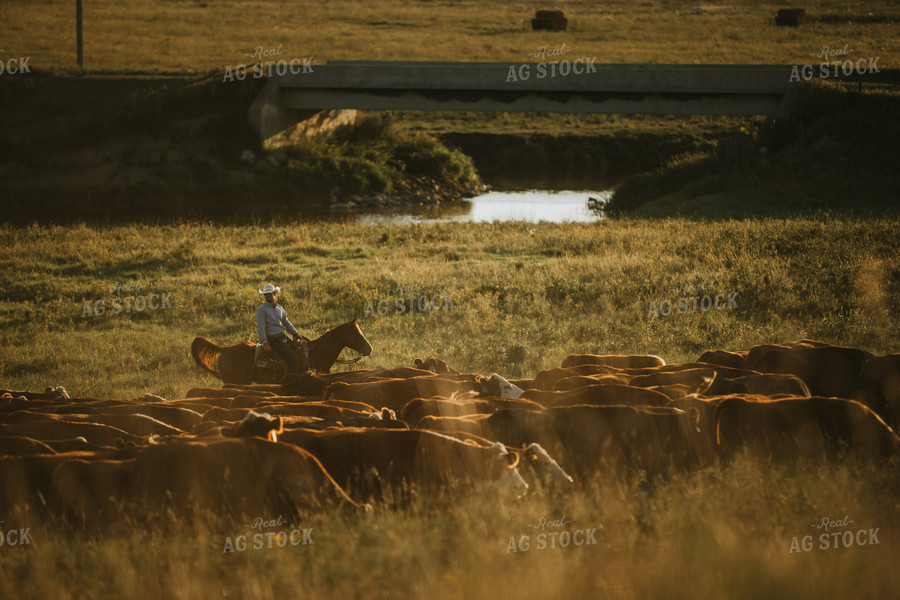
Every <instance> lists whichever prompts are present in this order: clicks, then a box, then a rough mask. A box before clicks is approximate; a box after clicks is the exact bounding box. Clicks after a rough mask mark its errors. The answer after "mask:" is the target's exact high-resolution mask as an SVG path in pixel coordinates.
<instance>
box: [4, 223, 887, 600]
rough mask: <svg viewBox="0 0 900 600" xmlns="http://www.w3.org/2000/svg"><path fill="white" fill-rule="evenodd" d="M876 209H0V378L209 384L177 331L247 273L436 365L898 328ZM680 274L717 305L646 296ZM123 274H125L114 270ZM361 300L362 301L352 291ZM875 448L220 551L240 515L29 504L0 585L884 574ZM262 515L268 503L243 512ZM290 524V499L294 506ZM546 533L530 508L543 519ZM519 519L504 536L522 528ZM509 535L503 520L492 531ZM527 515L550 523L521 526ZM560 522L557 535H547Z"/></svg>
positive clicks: (208, 326) (342, 518) (232, 333)
mask: <svg viewBox="0 0 900 600" xmlns="http://www.w3.org/2000/svg"><path fill="white" fill-rule="evenodd" d="M898 234H900V232H898V229H897V224H896V222H895V221H891V220H859V221H854V220H850V219H842V220H837V219H829V218H827V217H826V218H820V219H818V220H812V219H793V220H774V219H772V220H759V221H721V222H714V223H704V222H697V221H686V220H666V221H659V222H638V221H629V220H624V221H619V222H603V223H598V224H592V225H565V226H558V225H552V224H536V225H528V224H493V225H490V224H484V225H475V226H473V225H438V226H428V227H424V226H405V227H400V226H396V227H386V228H375V227H362V226H357V225H352V224H340V223H319V224H267V223H258V224H256V225H255V226H244V227H238V226H233V227H228V226H220V225H208V224H198V223H193V224H190V223H185V224H181V225H166V226H145V225H128V226H106V227H102V226H88V225H80V226H73V227H50V226H39V225H33V226H30V227H19V228H16V227H10V226H6V227H4V229H3V230H2V232H0V242H2V243H0V248H2V250H0V261H2V263H3V265H4V269H3V270H2V273H3V275H2V276H3V282H2V286H0V289H2V290H3V296H2V309H3V310H2V318H3V320H2V322H0V342H2V348H3V353H2V356H0V363H2V367H0V368H2V372H0V381H2V384H3V386H4V387H11V388H19V389H33V390H34V389H41V388H42V387H43V386H44V385H49V384H52V385H64V386H66V387H67V388H68V389H69V391H70V392H72V393H73V394H81V395H89V396H94V397H125V398H128V397H135V396H139V395H143V394H144V393H146V392H153V393H157V394H161V395H164V396H167V397H170V398H171V397H175V396H181V395H183V393H184V392H185V391H186V389H187V388H189V387H193V386H198V385H216V384H217V382H216V381H215V380H214V379H213V378H212V377H210V376H207V375H204V374H203V373H202V372H200V371H199V370H198V369H196V368H195V367H193V366H192V364H191V360H190V357H189V355H188V345H189V343H190V340H191V339H192V338H193V337H194V336H195V335H207V336H209V337H211V338H212V339H214V340H216V341H219V342H221V343H234V342H237V341H242V340H246V339H251V338H253V326H252V314H253V310H254V308H255V306H256V303H257V302H258V298H257V296H258V295H257V293H256V288H258V287H259V286H260V285H261V284H262V283H263V282H264V281H267V280H272V281H275V282H276V283H278V284H280V285H281V286H282V287H283V288H284V290H285V291H284V304H285V306H286V308H287V310H288V314H289V315H290V316H291V318H292V320H293V321H294V323H295V324H296V325H297V327H298V328H299V329H300V330H301V331H303V332H305V333H307V334H314V333H319V332H321V331H322V330H323V329H324V328H325V327H327V326H330V325H332V324H336V323H338V322H340V321H343V320H346V319H349V318H352V317H353V316H354V315H358V316H359V318H360V324H361V327H362V329H363V331H364V332H365V333H366V334H367V336H368V337H369V339H370V341H371V342H372V343H373V345H374V347H375V351H376V352H375V354H374V355H373V357H372V358H371V359H367V360H365V361H364V362H363V363H362V364H363V366H373V365H387V366H393V365H407V364H411V362H412V358H413V357H415V356H423V355H427V354H430V353H435V354H437V355H439V356H441V357H443V358H445V359H446V360H448V361H449V362H450V363H451V364H453V365H455V366H456V367H458V368H461V369H465V370H474V371H480V372H490V371H494V370H496V371H498V372H500V373H503V374H507V375H511V376H512V375H526V374H529V373H533V372H534V371H536V370H537V369H539V368H544V367H549V366H554V365H558V364H559V361H560V359H561V358H562V357H563V356H564V355H565V354H567V353H570V352H613V353H632V352H635V353H645V352H650V353H658V354H660V355H662V356H664V357H665V358H666V359H667V360H668V361H669V362H675V361H686V360H691V359H693V358H696V356H697V355H699V353H700V352H702V351H703V350H706V349H709V348H748V347H749V346H751V345H752V344H755V343H759V342H766V341H782V340H788V339H797V338H801V337H813V338H818V339H822V340H825V341H829V342H833V343H839V344H847V345H856V346H860V347H864V348H867V349H869V350H871V351H874V352H878V353H883V352H888V351H896V350H897V340H898V331H897V322H896V319H893V318H891V315H895V314H896V313H897V310H898V307H900V286H898V281H900V262H898V257H900V252H898V243H900V235H898ZM116 283H121V284H122V286H123V287H124V288H125V293H126V294H127V293H134V294H138V293H142V294H147V293H150V292H156V293H164V292H168V293H170V295H171V296H170V302H171V308H167V309H165V310H159V311H156V312H150V311H144V312H142V313H140V314H127V313H125V312H123V313H121V314H119V315H111V314H104V315H101V316H93V317H85V316H83V310H84V309H83V307H84V302H85V301H86V300H88V301H96V300H99V299H106V300H107V301H110V300H111V298H112V296H113V290H112V288H113V287H114V286H115V285H116ZM688 286H694V287H695V288H696V289H701V290H702V291H703V292H704V293H706V292H710V293H712V292H716V293H718V292H722V293H728V292H732V291H734V292H737V296H736V300H737V307H736V308H734V309H731V310H723V311H718V312H717V311H715V310H712V311H710V312H706V313H704V312H702V311H700V312H698V313H697V314H694V313H691V312H688V313H687V314H676V313H671V314H669V315H668V316H666V317H662V316H652V317H651V316H648V312H649V301H651V300H654V301H656V302H657V303H659V302H661V301H662V300H664V299H670V300H671V301H674V300H675V299H676V298H677V297H678V295H679V294H684V293H685V292H684V289H685V288H686V287H688ZM129 287H131V288H134V289H133V290H131V291H128V288H129ZM439 291H445V292H451V293H452V294H453V297H454V306H453V307H452V310H447V311H443V310H438V311H432V312H424V313H418V312H415V313H413V314H393V313H389V314H387V315H381V316H379V315H372V314H368V315H367V314H366V307H367V305H368V303H369V302H370V301H373V302H377V301H378V300H379V299H384V298H388V299H392V298H394V297H395V296H397V295H398V294H399V295H400V296H403V295H410V294H411V295H414V296H418V295H420V294H423V293H424V294H429V293H433V292H439ZM376 306H377V304H376ZM897 472H898V471H897V469H896V464H887V465H880V466H872V465H868V464H857V463H853V462H850V463H846V464H834V465H806V464H801V465H797V466H794V467H792V468H787V467H779V468H768V467H766V466H763V465H760V464H757V463H755V462H751V461H747V460H738V461H737V462H736V463H734V464H731V465H728V466H721V467H715V468H708V469H705V470H702V471H699V472H695V473H690V474H686V475H680V476H675V477H672V478H671V479H657V480H652V481H643V482H642V481H640V480H639V479H636V480H629V481H619V480H605V479H600V480H598V481H596V482H594V484H593V485H588V486H586V489H585V490H584V491H583V492H582V493H579V494H576V495H574V496H571V497H568V498H557V497H546V496H541V495H538V496H534V497H528V498H525V499H523V500H522V501H519V502H516V503H497V502H495V501H492V500H491V499H490V498H489V497H488V498H484V499H478V498H468V499H460V501H459V503H458V504H457V505H456V506H454V507H453V508H452V509H450V510H438V509H436V508H435V507H433V506H428V505H421V504H419V505H414V506H413V507H411V508H409V509H406V510H401V511H397V512H388V511H385V510H383V509H378V508H376V509H375V511H374V513H373V514H372V516H371V517H369V518H358V517H348V516H346V515H343V514H342V513H339V512H336V513H333V514H326V515H323V516H322V519H321V520H320V521H317V522H316V524H315V531H314V533H313V540H314V543H313V544H312V545H308V546H296V547H293V546H290V545H288V546H286V547H284V548H280V547H277V545H276V546H274V547H272V548H269V547H267V546H266V545H265V543H263V546H262V548H260V549H253V548H252V547H251V546H250V545H249V542H248V547H247V550H245V551H243V552H240V551H236V552H233V553H232V552H224V548H225V546H224V544H225V540H226V538H227V537H228V536H237V535H241V534H245V535H249V534H252V532H250V531H248V530H247V529H246V527H245V526H244V525H242V524H234V525H233V526H230V527H229V526H225V527H223V526H222V525H216V526H213V525H209V526H196V527H188V526H187V525H186V524H184V523H181V522H180V521H179V520H178V518H177V517H174V516H173V519H172V520H171V521H165V522H162V523H159V524H158V525H156V526H154V527H153V528H152V529H147V528H145V527H141V526H137V525H135V524H133V523H129V522H127V521H123V522H121V523H118V524H116V525H115V526H113V527H111V528H110V530H109V532H108V533H105V534H103V535H100V536H90V537H85V536H84V535H83V534H81V533H79V532H78V531H72V530H71V529H70V528H68V526H66V525H65V524H63V523H61V522H60V523H49V524H32V523H25V524H18V523H13V522H12V521H10V519H6V520H7V521H10V522H9V523H7V524H6V525H5V526H8V527H19V528H21V527H32V529H31V533H30V537H31V540H32V544H31V545H28V546H24V547H3V548H0V569H2V572H3V573H5V574H6V575H5V576H4V577H3V578H2V579H0V595H2V597H4V598H13V597H23V598H44V597H54V598H113V597H121V596H128V597H134V598H156V597H166V598H226V597H246V598H271V597H275V596H278V595H283V594H285V593H297V591H298V590H302V593H303V594H304V596H306V597H313V598H325V597H342V598H343V597H358V598H372V597H385V598H462V597H472V598H498V597H499V598H548V597H564V596H574V597H592V596H600V597H608V598H623V599H631V598H659V599H663V598H666V599H668V598H697V597H721V598H763V597H765V598H810V599H811V598H846V597H854V598H873V599H874V598H883V597H886V596H887V595H890V590H893V589H895V588H896V586H897V584H898V580H897V570H896V569H895V568H893V565H894V564H895V562H896V558H897V549H896V548H897V546H896V539H897V534H898V532H900V523H898V514H900V513H898V510H897V508H898V505H897V498H898V497H900V495H898V492H900V480H898V479H897ZM845 516H849V520H850V521H852V523H853V525H852V526H849V528H850V529H853V531H854V532H855V531H857V530H859V529H866V530H868V529H878V532H877V533H876V538H877V539H878V543H877V544H874V543H873V544H872V545H867V546H856V545H854V546H853V547H847V548H845V547H841V548H838V549H835V548H834V547H833V546H831V547H829V548H828V549H827V550H826V549H824V548H823V547H822V545H821V544H822V542H821V540H820V539H819V538H818V537H816V539H815V541H814V545H813V546H811V550H810V551H808V552H790V550H791V545H792V540H793V538H794V537H795V536H796V537H798V539H802V537H803V536H805V535H808V534H809V533H810V532H811V531H812V532H813V533H815V534H816V536H818V535H820V533H819V531H818V530H812V529H811V525H812V524H816V523H819V522H820V521H821V519H822V518H828V519H830V520H839V519H843V518H844V517H845ZM262 517H264V518H272V519H275V518H276V517H277V516H276V515H262ZM541 518H544V519H547V520H563V521H564V522H565V525H564V526H561V527H560V528H558V529H554V530H553V531H560V532H561V531H563V530H567V531H575V530H577V529H579V528H586V529H593V528H596V532H595V533H594V539H596V542H597V543H596V544H590V545H583V546H581V547H574V546H570V547H566V548H562V547H557V548H552V547H551V546H550V545H549V544H550V541H546V544H547V545H545V546H544V547H541V548H539V547H538V545H537V538H536V535H537V533H536V530H535V529H534V528H532V527H530V526H531V525H534V524H537V523H538V522H539V520H540V519H541ZM301 525H303V526H308V524H307V525H304V524H302V523H301V524H297V526H301ZM547 532H551V530H549V529H548V530H547ZM523 535H530V536H531V537H530V538H529V544H530V545H529V549H528V550H527V551H526V550H523V549H520V548H523V547H524V546H522V544H523V542H522V536H523ZM510 538H514V539H515V540H516V544H517V550H518V551H516V552H513V551H511V549H510V548H511V547H510ZM545 539H547V540H549V538H545ZM558 539H561V538H558Z"/></svg>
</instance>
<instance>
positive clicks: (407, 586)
mask: <svg viewBox="0 0 900 600" xmlns="http://www.w3.org/2000/svg"><path fill="white" fill-rule="evenodd" d="M898 492H900V490H898V480H897V477H896V470H894V471H893V472H892V473H886V472H885V470H884V469H882V470H875V469H873V468H871V467H860V466H857V465H841V466H828V467H809V468H800V469H796V470H778V469H776V470H768V469H762V468H760V467H759V466H758V465H756V464H754V463H752V462H748V461H739V462H738V463H736V464H734V465H732V466H730V467H726V468H722V469H709V470H706V471H701V472H698V473H695V474H692V475H689V476H684V477H682V478H678V479H674V480H671V481H667V482H661V483H660V484H659V485H656V486H651V487H649V488H648V487H646V486H643V487H642V486H638V485H634V484H621V483H619V482H600V483H598V485H597V486H596V488H595V489H594V490H593V492H592V493H589V494H579V495H577V496H574V497H571V498H555V499H554V498H546V497H534V498H526V499H523V500H522V501H520V502H517V503H513V504H508V503H507V504H499V505H498V504H497V503H494V502H490V501H489V500H477V499H461V500H460V501H459V503H458V504H457V505H456V506H455V507H454V508H453V509H451V510H448V511H442V512H436V511H431V510H429V509H428V508H427V507H421V509H418V510H417V509H412V510H409V511H404V512H390V513H382V512H376V514H374V515H373V516H372V517H371V518H356V519H353V518H348V517H345V516H341V515H340V514H331V515H326V516H325V517H324V519H323V521H322V522H321V523H316V524H315V526H314V529H313V532H312V541H313V543H312V544H311V545H299V546H293V547H292V546H291V545H290V544H288V545H287V546H285V547H283V548H279V547H277V546H275V547H272V548H271V549H270V548H269V547H268V545H266V543H265V542H263V544H262V547H261V548H259V549H253V548H252V546H251V545H250V543H249V542H248V546H247V549H246V550H244V551H243V552H241V551H239V550H235V551H234V552H226V551H225V550H226V545H225V544H226V539H227V538H228V537H229V536H231V537H232V539H233V540H234V539H235V538H236V537H237V536H238V535H241V534H245V535H248V537H250V536H251V535H252V532H250V531H248V530H247V529H246V528H245V527H241V526H236V527H234V528H202V527H201V528H198V529H190V528H181V524H180V523H179V522H178V521H177V520H173V521H171V522H166V523H164V524H161V525H160V527H159V528H158V529H157V530H154V531H145V530H130V529H129V528H128V527H127V526H125V527H122V528H120V530H119V531H118V532H117V533H115V534H108V535H104V536H98V537H92V538H84V537H82V536H80V535H77V534H73V533H71V532H67V531H66V530H65V529H64V528H52V527H51V528H46V529H45V528H39V527H34V528H33V529H32V532H31V538H32V545H31V546H26V547H22V548H3V549H2V551H0V566H2V567H3V572H4V574H5V575H4V577H3V578H2V580H0V594H2V595H3V597H4V598H17V597H21V598H51V597H52V598H60V599H69V598H72V599H80V598H118V597H122V596H127V597H131V598H138V599H140V598H175V599H182V598H183V599H187V598H192V599H194V598H197V599H207V598H209V599H212V598H234V597H238V598H273V597H277V596H282V595H287V594H298V593H302V595H303V596H304V597H308V598H403V599H406V598H409V599H418V598H440V599H444V598H478V599H481V598H484V599H489V598H522V599H527V600H532V599H533V600H539V599H543V598H560V597H602V598H614V599H623V600H625V599H634V598H651V599H659V600H664V599H671V598H684V599H689V598H703V597H715V598H742V599H743V598H746V599H752V598H773V599H776V600H780V599H785V600H787V599H801V600H805V599H809V600H813V599H818V598H859V599H872V600H875V599H878V598H885V597H889V596H890V594H891V593H892V592H891V590H893V589H896V586H897V585H898V583H900V581H898V574H897V570H896V569H895V568H894V565H895V564H896V558H897V549H896V543H897V542H896V540H897V534H898V531H900V523H898V518H897V514H898V513H897V509H896V498H897V494H898ZM845 516H848V517H849V521H852V522H853V525H851V526H849V527H848V528H847V529H848V530H852V531H854V532H856V531H858V530H860V529H863V528H865V529H866V530H867V533H868V529H875V528H877V529H879V531H878V532H877V534H876V536H877V539H878V544H874V543H873V544H872V545H869V544H868V543H867V545H865V546H856V545H854V546H852V547H846V548H845V547H841V548H834V547H833V546H830V547H829V548H827V549H825V548H824V547H823V546H822V543H821V539H820V535H821V534H820V530H815V529H811V528H810V525H811V524H813V523H816V524H818V523H820V521H821V519H822V518H823V517H829V518H830V520H843V519H844V517H845ZM273 518H274V517H273ZM541 518H544V519H546V520H547V521H560V522H561V523H565V524H564V525H562V526H559V527H554V528H548V529H546V531H545V532H546V533H550V532H554V531H556V532H563V531H569V532H573V531H578V530H583V529H588V530H591V529H596V531H595V532H594V534H593V537H594V540H595V541H596V543H595V544H583V545H582V546H580V547H577V546H574V545H573V544H571V543H570V544H569V545H568V546H567V547H565V548H564V547H560V546H557V547H555V548H554V547H552V546H551V541H550V539H551V538H545V540H546V542H545V546H544V547H540V546H539V545H538V541H537V540H538V538H537V535H539V534H538V533H537V531H539V530H538V529H535V528H534V527H531V526H533V525H536V524H538V523H540V520H541ZM298 526H307V527H308V526H309V525H308V524H306V525H303V524H300V525H298ZM284 529H287V528H286V527H285V528H284ZM810 532H812V533H815V534H816V535H815V543H814V546H813V547H812V549H811V550H809V551H807V552H804V551H802V550H801V551H800V552H797V551H795V552H791V551H790V550H791V544H792V541H793V538H794V537H798V538H799V539H802V537H803V536H805V535H808V534H809V533H810ZM523 536H528V540H527V542H526V541H525V539H524V538H523ZM510 538H514V539H515V544H516V546H515V548H516V550H515V551H513V550H512V547H511V546H510ZM251 539H252V538H251ZM556 539H560V538H556ZM526 543H527V544H528V550H524V548H525V547H526ZM519 548H522V549H521V550H520V549H519Z"/></svg>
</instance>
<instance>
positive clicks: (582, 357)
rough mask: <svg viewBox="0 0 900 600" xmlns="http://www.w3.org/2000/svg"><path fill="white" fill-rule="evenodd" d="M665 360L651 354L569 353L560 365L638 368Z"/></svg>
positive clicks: (662, 362) (659, 363)
mask: <svg viewBox="0 0 900 600" xmlns="http://www.w3.org/2000/svg"><path fill="white" fill-rule="evenodd" d="M665 364H666V361H664V360H663V359H661V358H660V357H658V356H655V355H653V354H632V355H626V354H570V355H569V356H567V357H565V358H564V359H563V361H562V365H561V366H562V367H563V368H566V367H576V366H579V365H604V366H607V367H613V368H616V369H639V368H642V367H661V366H663V365H665Z"/></svg>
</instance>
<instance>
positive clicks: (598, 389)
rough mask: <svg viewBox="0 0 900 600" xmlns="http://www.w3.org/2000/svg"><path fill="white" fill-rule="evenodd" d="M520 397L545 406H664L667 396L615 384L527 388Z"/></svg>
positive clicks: (667, 399) (666, 402)
mask: <svg viewBox="0 0 900 600" xmlns="http://www.w3.org/2000/svg"><path fill="white" fill-rule="evenodd" d="M522 397H523V398H524V399H526V400H531V401H533V402H537V403H538V404H540V405H541V406H545V407H559V406H576V405H579V404H586V405H593V406H609V405H617V404H628V405H635V406H666V405H667V404H668V403H669V397H668V396H666V395H665V394H661V393H659V392H657V391H655V390H647V389H644V388H638V387H631V386H627V385H616V384H597V385H588V386H585V387H581V388H577V389H574V390H566V391H563V392H547V391H543V390H528V391H527V392H525V393H524V394H522Z"/></svg>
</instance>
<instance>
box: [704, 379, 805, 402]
mask: <svg viewBox="0 0 900 600" xmlns="http://www.w3.org/2000/svg"><path fill="white" fill-rule="evenodd" d="M702 394H703V395H704V396H727V395H730V394H760V395H763V396H775V395H779V394H789V395H792V396H803V397H805V398H809V397H810V396H811V394H810V393H809V388H808V387H807V386H806V384H805V383H804V382H803V380H802V379H800V378H799V377H797V376H796V375H784V374H780V373H763V374H760V375H746V376H744V377H736V378H734V379H725V378H722V379H718V378H717V379H716V380H715V381H713V382H712V385H711V386H709V388H708V389H707V390H706V391H705V392H702Z"/></svg>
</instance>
